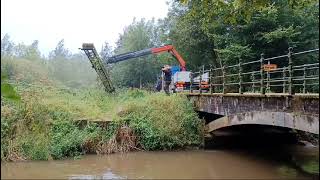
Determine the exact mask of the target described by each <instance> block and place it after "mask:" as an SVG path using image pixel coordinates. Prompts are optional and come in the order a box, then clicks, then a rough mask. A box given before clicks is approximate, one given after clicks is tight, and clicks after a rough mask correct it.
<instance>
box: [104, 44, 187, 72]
mask: <svg viewBox="0 0 320 180" xmlns="http://www.w3.org/2000/svg"><path fill="white" fill-rule="evenodd" d="M161 52H169V53H171V54H172V55H173V57H175V58H176V59H177V60H178V62H179V64H180V67H181V70H182V71H185V70H186V63H185V61H184V60H183V58H182V57H181V55H180V54H179V53H178V52H177V51H176V49H175V48H174V47H173V46H172V45H166V46H161V47H157V48H149V49H144V50H139V51H134V52H128V53H124V54H119V55H116V56H113V57H110V58H108V60H107V62H108V63H117V62H120V61H125V60H128V59H132V58H137V57H140V56H145V55H148V54H157V53H161Z"/></svg>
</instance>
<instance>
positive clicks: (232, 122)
mask: <svg viewBox="0 0 320 180" xmlns="http://www.w3.org/2000/svg"><path fill="white" fill-rule="evenodd" d="M318 53H319V49H313V50H308V51H303V52H297V53H294V52H293V49H292V48H289V49H288V53H287V54H284V55H281V56H276V57H271V58H264V55H263V54H261V57H260V59H258V60H255V61H250V62H245V61H243V60H241V59H240V58H239V63H238V64H234V65H229V66H225V65H221V67H212V66H210V68H209V69H207V70H205V68H204V67H202V68H200V70H199V71H198V72H194V73H193V76H194V77H197V78H194V79H195V80H194V82H192V83H191V87H190V88H189V90H187V91H184V93H185V94H186V95H187V96H188V98H189V99H190V101H192V103H193V105H194V108H195V110H197V111H199V112H206V113H210V114H214V115H217V116H214V117H216V118H217V117H219V118H218V119H216V118H215V119H212V122H210V123H209V124H207V129H208V131H209V132H212V131H215V130H218V129H221V128H225V127H230V126H238V125H249V124H256V125H268V126H277V127H286V128H292V129H297V130H301V131H306V132H310V133H314V134H319V54H318ZM305 55H308V56H305ZM196 79H197V80H196ZM249 92H254V93H249Z"/></svg>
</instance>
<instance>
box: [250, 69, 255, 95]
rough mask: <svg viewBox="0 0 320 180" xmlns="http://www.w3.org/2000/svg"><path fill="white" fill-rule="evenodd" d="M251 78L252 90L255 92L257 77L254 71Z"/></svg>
mask: <svg viewBox="0 0 320 180" xmlns="http://www.w3.org/2000/svg"><path fill="white" fill-rule="evenodd" d="M251 79H252V91H253V92H255V88H256V83H255V81H256V79H255V77H254V72H252V73H251Z"/></svg>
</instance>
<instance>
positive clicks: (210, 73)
mask: <svg viewBox="0 0 320 180" xmlns="http://www.w3.org/2000/svg"><path fill="white" fill-rule="evenodd" d="M212 72H213V71H212V65H211V64H210V70H209V77H210V78H209V83H210V94H212Z"/></svg>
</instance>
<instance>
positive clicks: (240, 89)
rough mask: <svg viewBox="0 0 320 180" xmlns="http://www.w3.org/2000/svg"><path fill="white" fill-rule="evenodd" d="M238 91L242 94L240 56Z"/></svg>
mask: <svg viewBox="0 0 320 180" xmlns="http://www.w3.org/2000/svg"><path fill="white" fill-rule="evenodd" d="M239 93H240V94H243V92H242V66H241V58H240V59H239Z"/></svg>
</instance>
